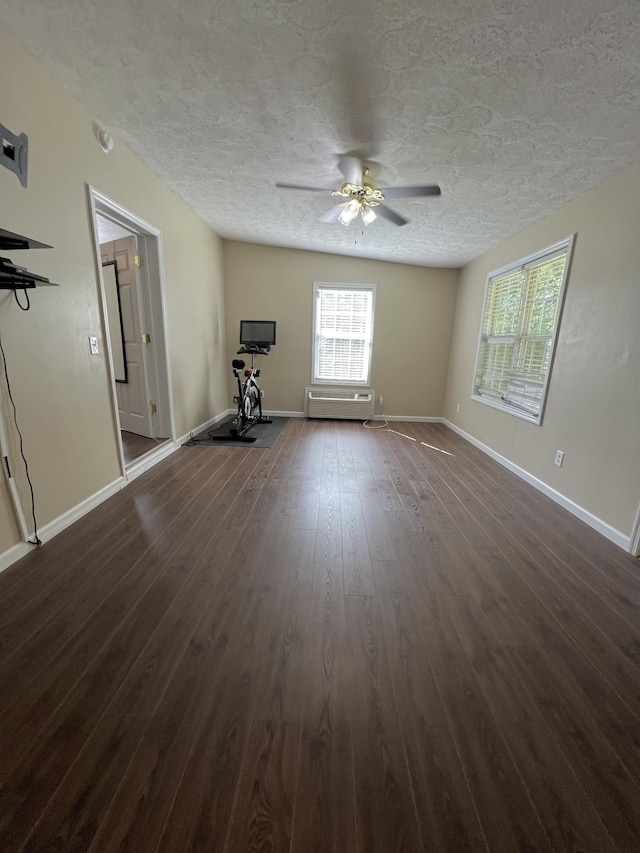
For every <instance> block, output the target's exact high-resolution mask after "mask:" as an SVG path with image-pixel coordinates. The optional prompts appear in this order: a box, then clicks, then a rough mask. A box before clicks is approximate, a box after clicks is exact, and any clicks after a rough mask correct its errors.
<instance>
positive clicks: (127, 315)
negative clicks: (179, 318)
mask: <svg viewBox="0 0 640 853" xmlns="http://www.w3.org/2000/svg"><path fill="white" fill-rule="evenodd" d="M89 198H90V205H91V213H92V222H93V228H94V237H95V243H96V252H97V258H98V266H99V281H100V291H101V303H102V329H103V342H104V347H105V352H106V354H107V362H108V365H109V370H110V378H111V397H112V408H113V414H114V422H115V426H116V433H117V440H118V447H119V452H120V459H121V465H122V471H123V474H124V475H125V476H129V475H130V474H131V473H132V471H133V470H134V469H135V468H137V467H139V466H140V464H142V463H146V462H148V461H149V459H150V458H153V457H155V455H156V454H162V455H164V451H165V450H166V446H167V445H169V444H173V442H174V440H175V425H174V418H173V403H172V397H171V385H170V382H169V376H170V370H169V353H168V346H167V329H166V311H165V293H164V276H163V265H162V235H161V233H160V231H158V230H157V229H156V228H154V227H153V226H152V225H151V224H149V223H148V222H145V221H144V220H142V219H140V218H139V217H137V216H136V215H135V214H133V213H131V212H130V211H127V210H125V209H124V208H123V207H121V206H120V205H119V204H117V203H116V202H114V201H113V200H111V199H109V198H107V197H106V196H104V195H102V194H101V193H99V192H98V191H96V190H94V189H93V188H92V187H89ZM145 467H147V466H145Z"/></svg>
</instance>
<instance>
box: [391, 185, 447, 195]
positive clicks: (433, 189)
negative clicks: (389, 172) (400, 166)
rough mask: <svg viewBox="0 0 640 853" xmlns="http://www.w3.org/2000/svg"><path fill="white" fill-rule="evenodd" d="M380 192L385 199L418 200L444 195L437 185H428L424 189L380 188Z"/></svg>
mask: <svg viewBox="0 0 640 853" xmlns="http://www.w3.org/2000/svg"><path fill="white" fill-rule="evenodd" d="M380 192H381V193H382V195H383V196H384V197H385V198H416V197H418V196H427V195H441V194H442V190H441V189H440V187H439V186H438V185H437V184H427V185H426V186H424V187H380Z"/></svg>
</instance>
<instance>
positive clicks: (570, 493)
mask: <svg viewBox="0 0 640 853" xmlns="http://www.w3.org/2000/svg"><path fill="white" fill-rule="evenodd" d="M639 222H640V166H634V167H632V168H629V169H626V170H625V171H623V172H622V173H620V174H618V175H616V176H614V177H613V178H610V179H609V180H607V181H605V182H604V183H602V184H601V185H600V186H598V187H597V188H596V189H594V190H592V191H591V192H588V193H586V194H584V195H583V196H581V197H580V198H578V199H577V200H575V201H574V202H572V203H570V204H568V205H566V206H565V207H563V208H562V209H561V210H560V211H558V212H557V213H555V214H553V215H552V216H549V217H547V218H546V219H544V220H542V221H541V222H538V223H536V224H535V225H533V226H531V227H530V228H528V229H526V230H525V231H524V232H522V233H521V234H519V235H518V236H517V237H514V238H513V239H511V240H509V241H508V242H506V243H504V244H503V245H501V246H500V247H498V248H497V249H495V250H493V251H491V252H489V253H487V254H485V255H483V256H482V257H481V258H478V259H477V260H475V261H474V262H473V263H471V264H469V265H468V266H467V267H465V268H464V269H463V270H462V271H461V275H460V287H459V293H458V304H457V308H456V320H455V327H454V336H453V343H452V350H451V361H450V366H449V378H448V385H447V395H446V402H445V417H446V418H447V419H448V420H450V421H451V422H452V423H454V424H456V425H458V426H459V427H461V428H462V429H464V430H465V431H466V432H468V433H470V434H471V435H472V436H474V437H475V438H476V439H478V440H479V441H481V442H483V443H485V444H486V445H488V446H489V447H491V448H492V449H493V450H495V451H497V452H498V453H500V454H502V455H503V456H505V457H506V458H507V459H509V460H510V461H512V462H513V463H515V464H516V465H518V466H520V467H521V468H523V469H524V470H525V471H527V472H528V473H530V474H532V475H533V476H535V477H537V478H538V479H540V480H542V481H543V482H544V483H546V484H547V485H548V486H550V487H551V488H553V489H555V490H556V491H558V492H560V493H561V494H562V495H564V496H565V497H567V498H568V499H570V500H571V501H573V502H574V503H576V504H578V505H579V506H581V507H582V508H584V509H586V510H587V511H588V512H590V513H593V514H594V515H595V516H597V517H598V518H600V519H602V520H603V521H605V522H606V523H607V524H609V525H611V526H612V527H613V528H615V529H616V530H618V531H621V532H622V533H623V534H624V535H626V536H628V535H629V534H630V533H631V530H632V526H633V522H634V518H635V513H636V511H637V509H638V504H639V502H640V239H639V238H638V223H639ZM572 233H575V234H576V235H577V237H576V243H575V247H574V254H573V263H572V267H571V270H570V275H569V279H568V285H567V291H566V299H565V308H564V315H563V320H562V325H561V328H560V334H559V338H558V347H557V352H556V358H555V363H554V367H553V373H552V377H551V383H550V387H549V394H548V397H547V406H546V410H545V415H544V420H543V424H542V426H534V425H533V424H530V423H527V422H526V421H523V420H520V419H517V418H515V417H513V416H511V415H507V414H504V413H502V412H498V411H496V410H495V409H491V408H489V407H488V406H484V405H482V404H480V403H477V402H474V401H472V400H471V399H470V395H471V385H472V378H473V370H474V365H475V356H476V346H477V341H478V329H479V324H480V317H481V313H482V302H483V296H484V288H485V279H486V275H487V273H488V272H490V271H492V270H494V269H497V268H499V267H501V266H502V265H504V264H506V263H508V262H510V261H515V260H517V259H518V258H520V257H523V256H525V255H527V254H529V253H531V252H534V251H536V250H538V249H542V248H543V247H545V246H547V245H550V244H551V243H554V242H556V241H557V240H559V239H561V238H563V237H566V236H568V235H569V234H572ZM458 403H460V406H461V410H460V413H459V414H457V413H456V405H457V404H458ZM556 450H564V451H565V458H564V464H563V467H562V468H557V467H556V466H555V465H554V464H553V460H554V455H555V451H556Z"/></svg>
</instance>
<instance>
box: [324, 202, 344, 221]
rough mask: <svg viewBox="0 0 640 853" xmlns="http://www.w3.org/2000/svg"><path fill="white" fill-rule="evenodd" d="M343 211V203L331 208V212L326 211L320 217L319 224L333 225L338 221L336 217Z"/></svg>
mask: <svg viewBox="0 0 640 853" xmlns="http://www.w3.org/2000/svg"><path fill="white" fill-rule="evenodd" d="M343 210H344V202H343V203H342V204H336V206H335V207H332V208H331V210H328V211H327V212H326V213H323V214H322V216H321V217H320V222H328V223H329V224H330V225H333V223H334V222H337V221H338V217H339V216H340V214H341V213H342V211H343Z"/></svg>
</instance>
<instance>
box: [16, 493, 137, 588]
mask: <svg viewBox="0 0 640 853" xmlns="http://www.w3.org/2000/svg"><path fill="white" fill-rule="evenodd" d="M126 484H127V481H126V480H125V478H124V477H118V479H117V480H114V481H113V483H109V485H108V486H104V488H102V489H99V491H97V492H95V494H93V495H91V496H90V497H88V498H86V499H85V500H84V501H82V502H81V503H79V504H77V505H76V506H74V507H72V508H71V509H70V510H67V512H64V513H63V514H62V515H59V516H58V518H54V519H53V521H50V522H49V523H48V524H45V526H44V527H42V528H38V538H39V539H40V541H41V542H48V541H49V539H53V537H54V536H57V535H58V533H62V531H63V530H66V528H67V527H70V526H71V525H72V524H73V523H74V522H76V521H78V520H79V519H80V518H82V516H83V515H86V514H87V513H88V512H91V510H92V509H95V508H96V507H97V506H99V505H100V504H101V503H103V502H104V501H106V500H107V498H110V497H111V496H112V495H115V494H116V493H117V492H119V491H120V489H122V488H124V486H126ZM32 537H33V531H32V532H31V537H30V538H32ZM34 547H35V546H34V545H29V543H28V542H20V543H18V545H14V546H13V547H12V548H9V550H8V551H5V552H4V554H0V572H1V571H3V570H4V569H7V568H8V567H9V566H11V565H12V564H13V563H15V562H16V561H17V560H20V559H21V558H22V557H24V556H25V555H26V554H29V553H31V551H33V549H34Z"/></svg>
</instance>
